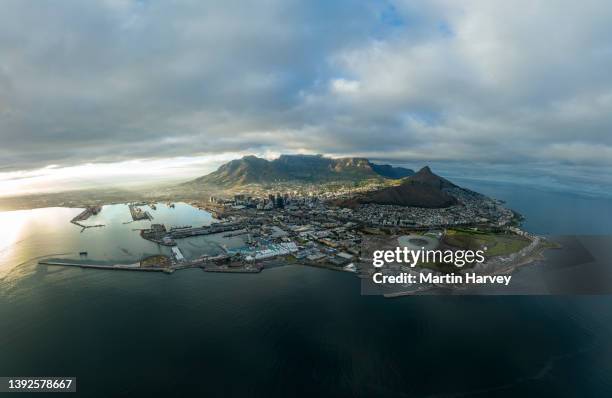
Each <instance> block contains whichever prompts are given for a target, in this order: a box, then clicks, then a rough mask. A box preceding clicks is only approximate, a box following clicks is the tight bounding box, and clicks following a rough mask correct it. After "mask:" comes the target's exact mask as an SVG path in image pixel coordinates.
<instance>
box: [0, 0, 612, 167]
mask: <svg viewBox="0 0 612 398" xmlns="http://www.w3.org/2000/svg"><path fill="white" fill-rule="evenodd" d="M526 10H527V11H528V12H526ZM611 17H612V7H610V5H609V4H607V3H606V2H603V1H590V2H589V1H587V2H581V3H580V4H578V3H575V2H563V1H562V2H555V4H554V5H552V4H549V5H548V6H544V5H543V3H537V4H533V2H527V1H525V2H524V4H518V3H517V2H512V5H509V4H508V3H507V2H491V1H469V2H465V3H462V5H461V6H459V5H458V4H457V2H451V1H448V2H447V1H433V2H432V1H429V2H420V1H416V2H415V1H412V2H403V1H397V2H390V3H383V2H378V1H372V2H357V3H355V2H349V1H346V2H344V1H334V2H330V1H308V2H298V1H287V0H282V1H281V0H278V1H276V0H266V1H258V2H244V1H223V2H203V1H182V2H165V1H163V2H162V1H127V0H125V1H122V0H113V1H97V2H89V1H88V2H83V1H67V0H63V1H27V0H19V1H5V2H3V4H2V12H1V13H0V137H1V139H2V146H1V148H0V166H1V167H2V169H14V170H17V169H29V168H37V167H41V166H45V165H48V164H59V165H71V164H79V163H83V162H114V161H122V160H125V159H132V158H164V157H174V156H186V155H195V154H205V153H220V152H241V151H265V150H272V151H277V152H282V151H312V152H322V153H329V154H360V155H365V156H373V157H379V158H382V157H384V158H387V159H396V160H411V159H416V160H418V159H424V160H432V159H433V160H451V161H454V160H459V161H460V160H477V161H482V162H506V163H513V162H514V163H525V162H553V163H555V162H557V163H588V164H605V165H610V164H611V163H612V160H611V159H612V138H611V137H612V134H610V128H611V127H612V113H610V112H609V109H611V107H612V75H610V74H609V73H608V72H607V71H608V68H609V65H610V64H611V61H612V44H611V39H612V28H610V24H609V20H610V19H611Z"/></svg>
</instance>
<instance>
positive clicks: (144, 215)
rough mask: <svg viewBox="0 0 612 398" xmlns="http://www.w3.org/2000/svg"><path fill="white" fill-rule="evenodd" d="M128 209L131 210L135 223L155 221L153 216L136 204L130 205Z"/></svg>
mask: <svg viewBox="0 0 612 398" xmlns="http://www.w3.org/2000/svg"><path fill="white" fill-rule="evenodd" d="M128 207H129V208H130V214H131V215H132V220H134V221H140V220H152V219H153V216H152V215H151V214H150V213H149V212H148V211H142V209H141V208H140V207H138V206H137V205H136V204H130V205H128Z"/></svg>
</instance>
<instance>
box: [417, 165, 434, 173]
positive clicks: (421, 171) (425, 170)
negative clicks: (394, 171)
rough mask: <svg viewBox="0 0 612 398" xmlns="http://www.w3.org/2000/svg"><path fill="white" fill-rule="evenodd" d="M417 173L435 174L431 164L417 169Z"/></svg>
mask: <svg viewBox="0 0 612 398" xmlns="http://www.w3.org/2000/svg"><path fill="white" fill-rule="evenodd" d="M416 174H433V172H432V171H431V169H430V168H429V166H425V167H423V168H421V170H419V171H417V172H416Z"/></svg>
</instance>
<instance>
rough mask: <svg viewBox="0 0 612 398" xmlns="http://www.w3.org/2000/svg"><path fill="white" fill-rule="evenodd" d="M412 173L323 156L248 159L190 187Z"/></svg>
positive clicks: (313, 181) (192, 183)
mask: <svg viewBox="0 0 612 398" xmlns="http://www.w3.org/2000/svg"><path fill="white" fill-rule="evenodd" d="M412 174H414V171H413V170H410V169H406V168H403V167H393V166H390V165H378V164H374V163H372V162H370V161H369V160H368V159H365V158H338V159H333V158H328V157H324V156H321V155H281V156H280V157H279V158H277V159H274V160H266V159H262V158H258V157H256V156H245V157H243V158H241V159H236V160H232V161H230V162H228V163H225V164H224V165H222V166H221V167H219V168H218V169H217V170H216V171H214V172H212V173H210V174H208V175H206V176H203V177H199V178H196V179H195V180H193V181H190V182H188V183H186V184H188V185H192V186H193V185H196V186H197V185H212V186H218V187H224V188H230V187H237V186H241V185H246V184H267V183H273V182H305V183H318V182H329V181H361V180H366V179H370V178H390V179H399V178H403V177H406V176H410V175H412Z"/></svg>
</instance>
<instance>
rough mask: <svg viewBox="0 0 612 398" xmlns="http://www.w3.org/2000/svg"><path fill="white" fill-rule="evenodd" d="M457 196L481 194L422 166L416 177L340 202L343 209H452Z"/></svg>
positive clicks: (456, 201)
mask: <svg viewBox="0 0 612 398" xmlns="http://www.w3.org/2000/svg"><path fill="white" fill-rule="evenodd" d="M457 195H470V196H473V195H480V194H478V193H476V192H472V191H470V190H467V189H464V188H460V187H458V186H457V185H455V184H453V183H452V182H450V181H448V180H447V179H445V178H442V177H440V176H438V175H436V174H434V173H433V172H432V171H431V169H430V168H429V167H427V166H426V167H423V168H422V169H421V170H419V171H418V172H417V173H416V174H414V175H412V176H409V177H406V178H404V179H403V181H402V183H401V184H400V185H397V186H394V187H388V188H383V189H381V190H378V191H374V192H368V193H365V194H362V195H359V196H357V197H355V198H352V199H349V200H346V201H343V202H340V203H339V204H340V205H341V206H354V205H357V204H367V203H372V204H379V205H396V206H413V207H426V208H442V207H449V206H452V205H455V204H457V203H458V200H457Z"/></svg>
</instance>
